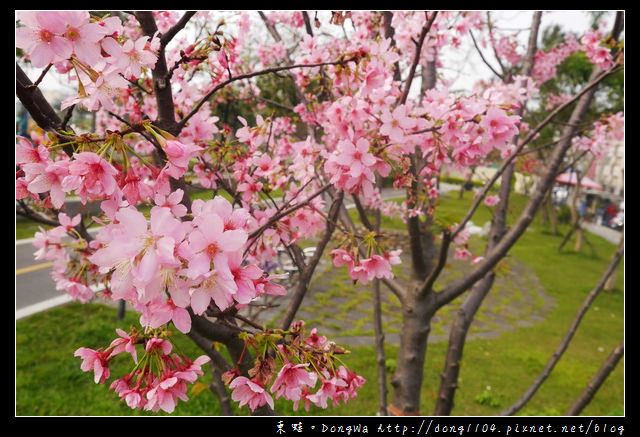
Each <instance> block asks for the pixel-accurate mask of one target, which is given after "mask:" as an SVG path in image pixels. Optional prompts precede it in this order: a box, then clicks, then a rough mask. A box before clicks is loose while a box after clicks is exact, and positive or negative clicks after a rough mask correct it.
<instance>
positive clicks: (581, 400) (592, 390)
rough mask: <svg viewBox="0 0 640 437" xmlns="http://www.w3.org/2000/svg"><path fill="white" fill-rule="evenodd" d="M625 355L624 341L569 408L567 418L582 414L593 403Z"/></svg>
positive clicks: (613, 351)
mask: <svg viewBox="0 0 640 437" xmlns="http://www.w3.org/2000/svg"><path fill="white" fill-rule="evenodd" d="M623 355H624V339H623V340H622V341H621V342H620V344H618V346H616V347H615V348H614V349H613V350H612V351H611V353H610V354H609V356H608V357H607V359H606V360H605V362H604V363H603V364H602V366H601V367H600V369H598V371H597V372H596V374H595V375H593V378H591V381H589V384H587V386H586V387H585V388H584V390H583V391H582V393H581V394H580V396H579V397H578V399H576V400H575V402H574V403H573V405H571V407H570V408H569V411H568V412H567V416H577V415H579V414H580V413H581V412H582V410H583V409H584V407H586V406H587V405H588V404H589V402H591V399H593V396H594V395H595V394H596V392H597V391H598V389H599V388H600V386H601V385H602V383H603V382H604V381H605V380H606V379H607V377H608V376H609V374H610V373H611V372H612V371H613V369H615V368H616V365H617V364H618V361H620V358H622V356H623Z"/></svg>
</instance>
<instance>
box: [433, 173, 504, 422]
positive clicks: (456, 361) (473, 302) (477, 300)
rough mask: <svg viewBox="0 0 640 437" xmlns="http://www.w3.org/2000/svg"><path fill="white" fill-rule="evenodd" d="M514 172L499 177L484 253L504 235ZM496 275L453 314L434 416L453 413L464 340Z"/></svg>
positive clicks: (477, 286)
mask: <svg viewBox="0 0 640 437" xmlns="http://www.w3.org/2000/svg"><path fill="white" fill-rule="evenodd" d="M514 173H515V167H514V165H513V164H511V165H509V166H508V167H507V168H506V169H505V172H504V173H503V175H502V184H501V186H500V203H499V205H498V207H497V209H496V212H495V214H494V216H493V220H492V223H491V231H490V235H489V241H488V242H487V248H486V251H487V252H488V251H490V250H491V249H492V248H493V247H494V246H495V244H496V243H497V242H498V241H500V239H501V238H502V236H503V235H504V232H505V229H506V226H507V223H506V221H507V211H508V209H509V193H510V191H511V185H512V182H513V174H514ZM495 276H496V275H495V273H493V272H490V273H488V274H487V275H486V276H485V277H484V278H482V279H481V280H480V281H478V282H477V283H476V284H475V285H474V286H473V288H472V289H471V292H470V293H469V295H468V296H467V297H466V299H465V300H464V302H463V303H462V305H461V306H460V309H459V310H458V313H457V314H456V318H455V320H454V322H453V324H452V326H451V331H450V332H449V347H448V350H447V357H446V359H445V365H444V370H443V372H442V375H441V379H442V380H441V382H440V389H439V391H438V401H437V403H436V409H435V412H434V415H436V416H448V415H449V414H451V411H452V410H453V405H454V402H453V400H454V397H455V391H456V390H457V388H458V375H459V373H460V363H461V361H462V353H463V350H464V344H465V341H466V339H467V333H468V332H469V328H470V326H471V323H472V322H473V318H474V317H475V315H476V313H477V312H478V309H479V308H480V305H482V302H483V301H484V298H485V297H486V296H487V294H489V291H491V287H493V283H494V280H495Z"/></svg>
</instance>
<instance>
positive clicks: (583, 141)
mask: <svg viewBox="0 0 640 437" xmlns="http://www.w3.org/2000/svg"><path fill="white" fill-rule="evenodd" d="M623 140H624V114H623V113H622V112H617V113H615V114H611V115H609V116H606V117H602V119H601V120H598V121H596V122H595V123H594V124H593V129H592V130H591V131H590V132H589V133H588V134H586V135H581V136H577V137H574V138H573V146H574V147H575V148H577V149H578V150H587V151H589V152H590V153H592V154H593V155H594V156H595V157H596V159H600V158H602V156H603V155H604V154H606V153H607V151H608V150H609V149H610V148H611V147H612V145H614V144H616V143H619V142H621V141H623Z"/></svg>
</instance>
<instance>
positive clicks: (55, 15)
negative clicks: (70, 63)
mask: <svg viewBox="0 0 640 437" xmlns="http://www.w3.org/2000/svg"><path fill="white" fill-rule="evenodd" d="M18 18H19V19H20V22H21V23H22V24H24V27H18V28H17V29H16V47H20V48H22V49H24V51H25V52H26V53H27V54H28V55H29V57H30V59H31V64H32V65H33V66H34V67H36V68H42V67H45V66H47V65H48V64H50V63H53V62H57V61H60V60H63V59H67V58H69V57H70V56H71V53H72V52H73V46H72V44H71V43H70V41H69V40H68V39H66V38H65V37H64V36H63V35H64V32H65V31H66V19H65V13H64V12H61V11H20V12H18Z"/></svg>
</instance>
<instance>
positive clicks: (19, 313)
mask: <svg viewBox="0 0 640 437" xmlns="http://www.w3.org/2000/svg"><path fill="white" fill-rule="evenodd" d="M89 288H91V290H93V292H94V293H97V292H99V291H101V290H104V285H98V286H96V285H91V286H90V287H89ZM72 300H73V299H71V296H69V295H68V294H62V295H60V296H57V297H54V298H51V299H47V300H44V301H42V302H38V303H36V304H33V305H29V306H26V307H23V308H20V309H17V310H16V320H19V319H22V318H24V317H27V316H30V315H31V314H35V313H39V312H41V311H45V310H48V309H50V308H53V307H57V306H60V305H62V304H65V303H67V302H71V301H72Z"/></svg>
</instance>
